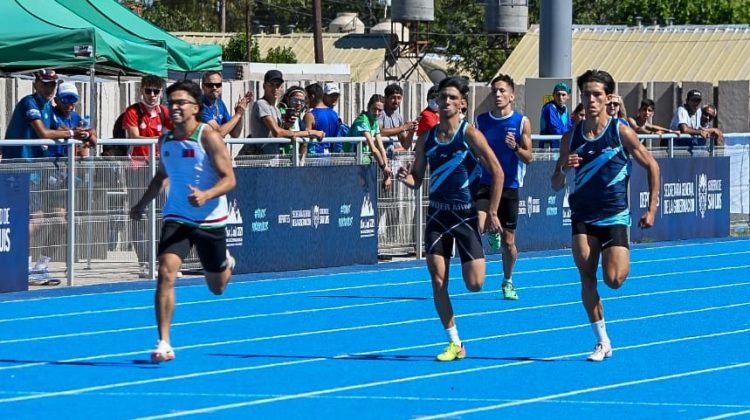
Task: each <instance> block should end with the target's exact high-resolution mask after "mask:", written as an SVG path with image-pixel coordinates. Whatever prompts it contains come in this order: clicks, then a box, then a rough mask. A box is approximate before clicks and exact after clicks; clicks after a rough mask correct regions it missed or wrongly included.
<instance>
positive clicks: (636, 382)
mask: <svg viewBox="0 0 750 420" xmlns="http://www.w3.org/2000/svg"><path fill="white" fill-rule="evenodd" d="M746 367H750V362H744V363H734V364H731V365H725V366H717V367H713V368H708V369H698V370H691V371H687V372H680V373H673V374H671V375H663V376H655V377H652V378H646V379H638V380H633V381H625V382H619V383H614V384H609V385H602V386H596V387H591V388H582V389H576V390H573V391H567V392H561V393H558V394H550V395H545V396H542V397H536V398H529V399H526V400H518V401H512V402H507V403H503V404H496V405H489V406H486V407H477V408H472V409H468V410H456V411H452V412H450V413H441V414H436V415H432V416H424V417H418V418H419V419H421V420H432V419H444V418H449V417H458V416H462V415H464V414H474V413H482V412H486V411H492V410H499V409H502V408H507V407H516V406H519V405H527V404H534V403H538V402H542V401H547V400H551V399H555V398H565V397H571V396H574V395H580V394H588V393H591V392H599V391H607V390H610V389H617V388H625V387H629V386H633V385H642V384H647V383H651V382H660V381H668V380H670V379H678V378H686V377H690V376H696V375H702V374H705V373H714V372H721V371H724V370H730V369H739V368H746Z"/></svg>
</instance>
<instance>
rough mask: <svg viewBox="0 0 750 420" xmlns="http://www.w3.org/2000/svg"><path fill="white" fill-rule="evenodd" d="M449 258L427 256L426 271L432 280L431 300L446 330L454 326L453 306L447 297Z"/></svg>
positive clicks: (434, 255)
mask: <svg viewBox="0 0 750 420" xmlns="http://www.w3.org/2000/svg"><path fill="white" fill-rule="evenodd" d="M449 266H450V258H449V257H445V256H443V255H437V254H428V255H427V270H428V271H429V272H430V278H431V279H432V299H433V301H434V302H435V309H436V310H437V313H438V316H439V317H440V322H442V323H443V328H445V329H446V330H447V329H448V328H452V327H455V326H456V322H455V319H454V317H453V306H452V305H451V299H450V296H449V295H448V274H449V271H450V269H449Z"/></svg>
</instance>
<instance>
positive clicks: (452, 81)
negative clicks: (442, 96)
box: [438, 76, 469, 99]
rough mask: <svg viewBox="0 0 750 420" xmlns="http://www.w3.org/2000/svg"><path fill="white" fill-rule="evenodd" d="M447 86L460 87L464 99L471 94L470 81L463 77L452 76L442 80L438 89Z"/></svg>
mask: <svg viewBox="0 0 750 420" xmlns="http://www.w3.org/2000/svg"><path fill="white" fill-rule="evenodd" d="M447 87H454V88H456V89H458V91H459V92H460V93H461V97H462V98H463V99H466V98H467V97H468V96H469V82H468V80H466V79H465V78H463V77H459V76H451V77H446V78H445V79H443V80H441V81H440V84H439V85H438V89H439V90H440V91H442V90H443V89H445V88H447Z"/></svg>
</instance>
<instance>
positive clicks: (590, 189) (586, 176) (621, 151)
mask: <svg viewBox="0 0 750 420" xmlns="http://www.w3.org/2000/svg"><path fill="white" fill-rule="evenodd" d="M620 124H621V122H620V121H619V119H613V118H610V119H609V122H608V123H607V126H606V128H605V129H604V132H603V133H602V134H600V135H599V136H598V137H597V138H595V139H587V138H585V137H584V135H583V126H584V124H578V125H577V126H576V127H575V130H574V131H573V136H572V137H571V139H570V153H576V154H578V156H580V157H581V158H583V160H582V161H581V165H580V166H579V167H578V168H576V171H575V182H574V183H575V192H573V194H571V195H570V196H569V197H568V201H569V203H570V209H571V212H572V215H571V218H572V219H573V220H576V221H581V222H586V223H591V224H594V225H600V226H609V225H617V224H624V225H628V226H629V225H630V211H629V209H628V180H629V179H630V168H631V161H630V155H629V154H628V153H627V151H626V150H625V148H624V147H623V145H622V140H621V139H620Z"/></svg>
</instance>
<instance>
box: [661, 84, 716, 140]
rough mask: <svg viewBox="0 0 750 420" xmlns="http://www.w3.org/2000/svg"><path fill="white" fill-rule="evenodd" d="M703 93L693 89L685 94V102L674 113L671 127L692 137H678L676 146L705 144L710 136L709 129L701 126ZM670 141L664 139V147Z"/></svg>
mask: <svg viewBox="0 0 750 420" xmlns="http://www.w3.org/2000/svg"><path fill="white" fill-rule="evenodd" d="M702 101H703V94H702V93H701V91H699V90H698V89H691V90H689V91H688V93H687V95H686V96H685V103H684V104H682V105H680V106H678V107H677V109H676V110H675V111H674V114H673V115H672V121H671V122H670V123H669V129H670V130H674V131H678V132H680V133H681V134H688V135H690V136H693V137H692V138H677V139H675V140H674V144H675V146H705V145H706V140H707V139H708V137H709V132H708V130H705V129H703V128H702V127H701V116H702V111H701V102H702ZM667 145H668V141H667V140H666V139H663V140H662V147H666V146H667Z"/></svg>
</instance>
